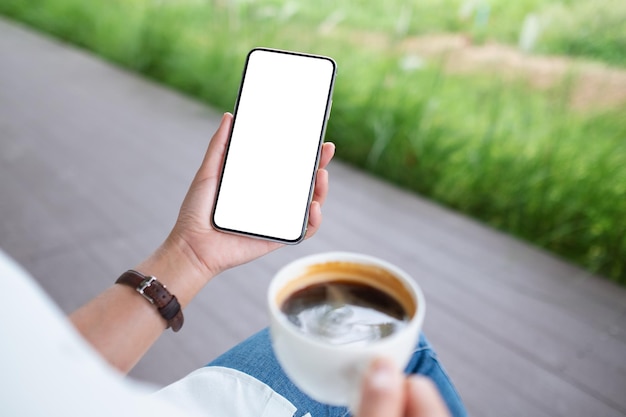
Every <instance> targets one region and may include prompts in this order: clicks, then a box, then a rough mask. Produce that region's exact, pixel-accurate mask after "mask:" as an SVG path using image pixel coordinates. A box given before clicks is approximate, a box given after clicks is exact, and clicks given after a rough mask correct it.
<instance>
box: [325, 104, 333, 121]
mask: <svg viewBox="0 0 626 417" xmlns="http://www.w3.org/2000/svg"><path fill="white" fill-rule="evenodd" d="M331 111H333V99H332V98H331V99H330V104H329V105H328V112H327V113H326V120H327V121H328V119H330V112H331Z"/></svg>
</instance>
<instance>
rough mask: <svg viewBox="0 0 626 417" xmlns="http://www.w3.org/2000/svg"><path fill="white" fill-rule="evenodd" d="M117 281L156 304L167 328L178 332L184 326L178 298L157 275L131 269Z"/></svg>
mask: <svg viewBox="0 0 626 417" xmlns="http://www.w3.org/2000/svg"><path fill="white" fill-rule="evenodd" d="M115 283H116V284H122V285H128V286H129V287H132V288H134V289H135V291H137V292H138V293H139V294H141V295H142V296H143V297H144V298H145V299H146V300H148V301H149V302H150V304H154V305H155V306H156V308H157V310H158V311H159V314H160V315H161V317H163V318H164V319H165V321H166V322H167V328H170V327H171V328H172V330H174V331H175V332H177V331H179V330H180V328H181V327H183V321H184V317H183V311H182V309H181V307H180V304H179V303H178V300H177V299H176V297H175V296H174V295H172V294H171V293H170V292H169V291H168V290H167V288H166V287H165V285H163V284H161V283H160V282H159V281H158V280H157V279H156V277H153V276H146V275H144V274H142V273H141V272H137V271H135V270H132V269H130V270H128V271H126V272H124V273H123V274H122V275H121V276H120V277H119V278H118V279H117V281H115Z"/></svg>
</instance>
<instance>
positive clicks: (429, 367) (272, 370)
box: [208, 329, 467, 417]
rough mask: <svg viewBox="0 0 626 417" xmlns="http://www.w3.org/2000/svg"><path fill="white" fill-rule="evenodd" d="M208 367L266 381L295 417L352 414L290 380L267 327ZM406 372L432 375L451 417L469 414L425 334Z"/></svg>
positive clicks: (421, 337)
mask: <svg viewBox="0 0 626 417" xmlns="http://www.w3.org/2000/svg"><path fill="white" fill-rule="evenodd" d="M208 366H223V367H226V368H231V369H236V370H238V371H241V372H244V373H246V374H248V375H251V376H253V377H255V378H256V379H258V380H260V381H262V382H264V383H265V384H267V385H269V386H270V387H271V388H272V389H273V390H274V391H276V392H277V393H279V394H280V395H282V396H283V397H285V398H286V399H288V400H289V401H291V403H292V404H293V405H294V406H295V407H296V408H297V409H298V411H296V414H295V415H294V417H301V416H304V415H305V414H306V413H311V416H312V417H346V416H348V415H349V411H348V409H347V408H344V407H332V406H329V405H326V404H322V403H319V402H317V401H315V400H312V399H311V398H309V397H308V396H307V395H306V394H304V393H303V392H302V391H300V390H299V389H298V388H297V387H296V386H295V385H294V384H293V383H292V382H291V381H290V380H289V378H288V377H287V375H285V374H284V372H283V371H282V369H281V367H280V365H279V364H278V361H277V360H276V357H275V356H274V351H273V349H272V344H271V341H270V336H269V330H268V329H265V330H262V331H260V332H259V333H257V334H255V335H253V336H251V337H249V338H248V339H247V340H245V341H243V342H242V343H240V344H239V345H237V346H235V347H234V348H232V349H231V350H229V351H228V352H226V353H224V354H223V355H221V356H220V357H218V358H217V359H215V360H214V361H213V362H211V363H210V364H209V365H208ZM405 372H406V373H407V374H421V375H425V376H428V377H430V378H431V379H432V380H433V382H434V383H435V384H436V385H437V387H438V388H439V392H440V393H441V396H442V397H443V399H444V400H445V402H446V404H448V408H449V409H450V413H451V414H452V416H454V417H463V416H467V412H466V411H465V407H464V406H463V402H462V401H461V398H460V397H459V394H458V393H457V391H456V389H455V388H454V386H453V385H452V381H450V378H449V377H448V375H447V374H446V371H445V370H444V369H443V367H442V365H441V364H440V363H439V360H438V359H437V354H436V353H435V351H434V350H433V349H432V347H431V346H430V344H429V343H428V341H427V340H426V337H425V336H424V335H423V334H421V335H420V339H419V343H418V346H417V348H416V350H415V352H414V353H413V356H412V357H411V360H410V362H409V364H408V366H407V367H406V370H405Z"/></svg>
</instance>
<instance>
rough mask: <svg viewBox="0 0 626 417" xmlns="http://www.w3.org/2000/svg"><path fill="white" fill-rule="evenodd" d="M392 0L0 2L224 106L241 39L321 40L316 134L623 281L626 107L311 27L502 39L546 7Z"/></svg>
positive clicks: (8, 10) (314, 44)
mask: <svg viewBox="0 0 626 417" xmlns="http://www.w3.org/2000/svg"><path fill="white" fill-rule="evenodd" d="M604 1H606V4H609V3H611V2H612V1H613V0H604ZM405 3H406V2H400V1H399V0H390V1H389V2H366V1H364V0H361V1H354V0H353V1H349V2H341V3H340V4H341V6H340V7H339V6H334V3H332V2H330V1H329V0H321V1H320V2H316V3H309V2H283V1H278V0H275V1H272V0H264V1H257V2H239V3H235V2H227V1H226V0H222V1H215V2H203V1H200V0H195V1H192V0H187V1H184V0H179V1H175V2H163V1H158V2H157V1H149V0H126V1H121V0H115V1H114V0H108V1H104V0H92V1H90V2H84V1H82V0H46V1H44V0H38V1H31V2H30V3H29V5H28V7H26V6H25V5H23V4H22V2H21V1H16V0H4V1H3V2H2V3H0V12H2V13H5V14H7V15H9V16H13V17H15V18H17V19H20V20H23V21H25V22H27V23H29V24H32V25H34V26H37V27H39V28H42V29H43V30H45V31H48V32H50V33H53V34H54V35H56V36H58V37H61V38H63V39H66V40H68V41H71V42H74V43H76V44H79V45H81V46H83V47H86V48H89V49H91V50H94V51H95V52H97V53H98V54H101V55H102V56H104V57H105V58H107V59H109V60H111V61H113V62H116V63H118V64H120V65H123V66H126V67H129V68H132V69H135V70H137V71H140V72H142V73H144V74H146V75H148V76H150V77H152V78H154V79H157V80H160V81H162V82H165V83H167V84H169V85H172V86H174V87H176V88H178V89H181V90H183V91H185V92H187V93H189V94H190V95H193V96H195V97H199V98H201V99H202V100H204V101H206V102H207V103H210V104H212V105H215V106H217V107H219V108H221V109H225V110H230V109H232V108H233V104H234V100H235V96H236V92H237V87H238V83H239V78H240V75H241V69H242V66H243V61H244V59H245V55H246V53H247V51H248V50H249V49H251V48H252V47H254V46H259V45H264V46H271V47H277V48H285V49H296V50H303V51H310V52H316V53H321V54H326V55H330V56H333V57H334V58H335V59H336V60H337V62H338V64H339V74H338V79H337V83H336V91H335V97H334V108H333V115H332V117H331V122H330V125H329V127H328V133H327V137H328V138H331V139H332V140H333V141H335V142H336V143H337V145H338V156H339V157H340V158H342V159H344V160H346V161H349V162H351V163H353V164H355V165H357V166H360V167H363V168H364V169H367V170H370V171H371V172H374V173H376V174H377V175H380V176H382V177H384V178H387V179H389V180H390V181H393V182H395V183H397V184H399V185H401V186H403V187H406V188H408V189H412V190H414V191H416V192H418V193H421V194H423V195H426V196H429V197H431V198H433V199H435V200H437V201H440V202H442V203H443V204H445V205H447V206H450V207H453V208H456V209H458V210H460V211H463V212H465V213H468V214H470V215H472V216H474V217H476V218H479V219H481V220H483V221H484V222H486V223H488V224H491V225H493V226H494V227H497V228H499V229H501V230H505V231H508V232H510V233H512V234H515V235H517V236H520V237H522V238H524V239H527V240H529V241H531V242H534V243H535V244H537V245H539V246H542V247H545V248H547V249H549V250H552V251H554V252H555V253H557V254H560V255H561V256H563V257H566V258H568V259H571V260H573V261H575V262H577V263H579V264H581V265H584V266H585V267H587V268H588V269H589V270H591V271H594V272H599V273H601V274H603V275H605V276H607V277H609V278H611V279H613V280H615V281H618V282H621V283H626V226H625V225H624V219H625V218H626V141H625V139H626V117H625V115H626V108H624V107H622V108H616V109H611V110H605V111H588V112H586V113H582V112H580V111H574V110H572V109H570V106H569V105H568V102H569V92H570V90H571V88H570V87H571V83H572V82H575V79H573V80H564V82H563V84H562V85H561V86H558V87H556V88H553V89H552V90H551V91H548V92H538V91H536V90H534V89H533V88H532V87H529V86H528V85H527V84H526V83H525V82H524V81H522V80H517V81H516V80H510V79H506V80H505V79H499V78H498V77H494V76H493V75H489V76H487V75H480V74H476V75H465V76H459V75H450V74H445V73H444V72H442V70H441V69H440V67H439V65H438V64H437V63H436V62H435V63H430V64H428V65H426V66H424V67H423V68H418V69H412V70H411V69H403V65H402V62H403V60H404V59H405V57H404V56H402V55H400V54H399V53H398V52H396V49H395V48H393V44H391V45H389V46H390V47H389V48H369V47H368V45H367V44H366V43H364V44H362V45H361V44H359V42H356V43H355V42H354V40H353V39H352V40H347V39H344V38H343V37H341V36H331V35H325V34H324V33H325V29H328V28H329V27H331V26H332V25H333V24H335V25H339V26H340V29H341V31H339V32H340V33H342V34H345V33H349V32H350V31H354V33H357V34H358V33H363V31H365V30H374V31H376V32H381V33H383V32H384V33H392V34H393V35H394V36H395V38H394V36H392V37H391V38H392V41H391V42H393V39H396V40H401V39H402V38H403V37H404V36H409V35H412V34H416V33H422V32H424V31H434V30H440V31H443V30H464V31H466V30H467V31H469V33H471V34H472V36H476V37H479V36H488V37H491V36H493V37H500V38H502V39H504V40H508V41H511V42H513V41H516V40H515V39H516V36H517V33H518V31H519V29H518V28H519V25H513V24H512V23H511V22H513V21H515V22H521V20H523V18H524V16H525V15H526V14H527V13H529V12H531V11H534V10H539V11H540V12H541V13H544V12H545V15H549V14H550V13H552V14H553V15H556V14H555V13H557V12H556V11H557V9H558V8H556V6H554V4H553V2H548V1H545V0H543V1H541V0H535V1H530V0H527V1H523V2H520V3H519V4H518V3H515V4H516V5H515V6H514V7H505V5H506V4H508V2H506V3H505V2H504V1H500V0H499V1H493V2H492V3H491V7H490V9H489V15H488V16H489V18H488V19H487V20H486V21H485V20H484V16H483V20H482V21H481V20H480V19H476V16H474V17H473V18H469V17H468V18H465V20H464V19H460V18H459V17H458V15H459V8H460V4H461V3H460V2H458V1H454V2H453V1H451V0H431V1H430V2H428V3H426V4H424V2H419V3H418V2H415V4H414V5H413V6H411V8H408V7H407V6H403V5H404V4H405ZM569 3H571V4H570V9H567V10H571V13H570V15H568V16H570V17H571V16H577V15H578V14H581V16H582V11H581V10H583V11H584V10H585V8H584V7H583V6H582V5H581V4H582V2H581V1H574V0H572V1H570V2H569ZM603 4H604V3H603ZM611 4H612V3H611ZM616 7H621V6H620V5H617V6H616ZM409 10H410V12H409ZM473 10H474V14H475V13H476V10H477V8H474V9H473ZM558 10H560V9H558ZM622 10H624V8H623V7H622ZM400 11H402V13H400ZM483 12H484V10H483ZM561 12H562V11H559V12H558V13H561ZM616 14H617V13H616ZM400 15H402V16H410V18H406V17H399V16H400ZM470 15H471V13H470ZM540 15H541V16H544V14H540ZM496 17H498V19H496ZM608 18H610V16H609V17H606V18H603V19H608ZM468 19H469V20H468ZM559 22H561V23H562V24H563V25H564V27H565V23H563V22H564V21H563V20H560V21H559ZM481 25H482V27H481ZM601 29H602V28H597V32H594V33H602V30H601ZM481 31H482V32H481ZM339 32H338V33H339ZM573 32H575V31H573ZM573 32H567V31H563V32H562V33H561V35H562V36H561V39H565V38H566V36H565V35H567V36H570V38H571V37H572V36H573ZM598 39H599V40H602V41H603V39H604V38H603V37H602V36H600V35H598ZM617 40H618V41H619V39H617ZM555 42H556V41H555ZM594 42H595V41H594V38H593V36H590V39H588V40H587V43H588V44H596V45H600V44H602V42H595V43H594ZM603 42H604V41H603ZM611 42H612V41H611ZM611 42H604V45H609V46H607V48H608V49H607V50H609V51H610V50H612V49H611V48H612V47H611V46H610V45H613V44H612V43H611ZM569 52H571V53H574V52H572V51H569ZM594 54H595V52H594ZM607 60H608V61H611V59H607ZM617 60H618V61H619V59H617Z"/></svg>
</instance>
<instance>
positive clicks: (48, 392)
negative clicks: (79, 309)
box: [0, 251, 295, 417]
mask: <svg viewBox="0 0 626 417" xmlns="http://www.w3.org/2000/svg"><path fill="white" fill-rule="evenodd" d="M0 288H2V290H3V293H4V295H3V300H2V313H1V314H0V337H1V339H0V340H1V341H0V416H3V417H12V416H20V417H21V416H48V417H56V416H58V417H67V416H90V417H91V416H95V417H99V416H106V417H111V416H116V417H125V416H133V417H137V416H146V417H160V416H162V417H171V416H173V415H175V416H177V417H178V416H180V417H184V416H190V417H192V416H210V417H222V416H224V417H225V416H228V417H265V416H268V417H269V416H272V417H291V416H292V415H293V413H294V411H295V407H294V406H293V405H292V404H291V403H290V402H289V401H287V400H286V399H285V398H283V397H281V396H280V395H278V394H277V393H275V392H274V391H273V390H272V389H271V388H270V387H268V386H267V385H265V384H263V383H262V382H261V381H258V380H256V379H254V378H252V377H250V376H248V375H245V374H242V373H240V372H238V371H234V370H231V369H227V368H202V369H199V370H198V371H196V372H193V373H191V374H190V375H189V376H187V377H186V378H184V379H183V380H181V381H179V382H177V383H175V384H173V385H171V386H169V387H166V388H164V389H162V390H160V391H159V392H157V393H154V391H155V388H154V387H149V386H147V385H145V384H140V383H138V382H135V381H132V380H130V379H129V378H127V377H125V376H124V375H122V374H121V373H119V372H117V371H116V370H115V369H113V368H112V367H110V366H109V365H108V364H107V363H106V361H104V359H103V358H102V357H100V356H99V355H98V353H97V352H96V351H95V350H94V349H93V348H92V347H91V346H90V345H89V344H88V343H87V342H86V341H85V340H84V339H83V338H82V337H81V336H80V334H79V333H78V332H77V331H76V330H75V329H74V327H73V326H72V325H71V323H70V322H69V321H68V320H67V318H66V317H65V314H64V313H63V312H62V311H61V310H60V309H59V308H58V307H57V306H56V305H55V304H54V303H53V302H52V301H51V300H50V298H49V297H48V296H47V295H46V294H45V292H44V291H43V290H42V289H41V288H40V287H39V286H38V285H37V284H36V283H35V281H34V280H33V279H32V278H31V277H30V276H29V275H28V274H27V273H26V272H25V271H24V270H23V269H22V268H20V267H19V266H18V265H17V264H16V263H15V262H14V261H13V260H11V259H10V258H9V257H8V256H6V255H5V254H4V253H3V252H2V251H0ZM150 394H152V395H150Z"/></svg>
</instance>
